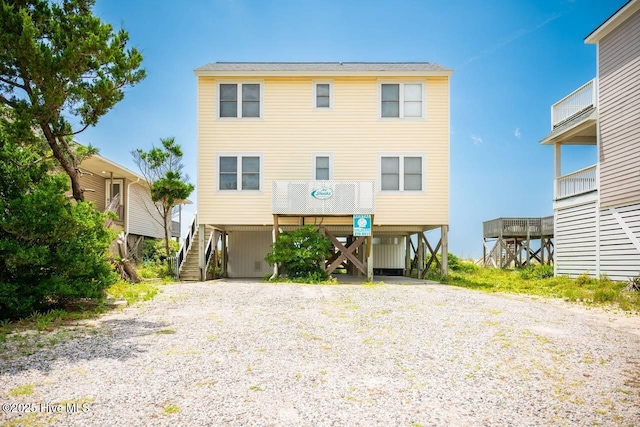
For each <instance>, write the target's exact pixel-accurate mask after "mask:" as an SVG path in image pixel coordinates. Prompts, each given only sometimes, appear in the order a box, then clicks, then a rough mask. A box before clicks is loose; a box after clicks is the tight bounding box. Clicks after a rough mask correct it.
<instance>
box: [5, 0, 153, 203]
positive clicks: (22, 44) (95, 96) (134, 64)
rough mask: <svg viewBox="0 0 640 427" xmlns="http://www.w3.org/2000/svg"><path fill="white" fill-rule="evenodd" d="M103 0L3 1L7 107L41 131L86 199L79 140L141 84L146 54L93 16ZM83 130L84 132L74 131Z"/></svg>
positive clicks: (78, 194)
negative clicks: (75, 138) (127, 91)
mask: <svg viewBox="0 0 640 427" xmlns="http://www.w3.org/2000/svg"><path fill="white" fill-rule="evenodd" d="M94 3H95V0H62V1H55V2H53V1H51V2H50V1H48V0H0V104H4V105H6V106H9V107H10V108H12V109H13V110H15V114H14V117H15V120H19V121H23V122H25V124H26V125H27V127H28V128H31V129H37V130H39V131H40V132H41V134H42V135H43V136H44V138H45V140H46V141H47V143H48V145H49V147H50V149H51V154H52V155H53V157H54V158H55V159H56V161H57V163H58V164H59V166H60V167H61V168H62V170H64V172H65V173H66V174H67V175H68V176H69V179H70V180H71V190H72V194H73V197H74V198H75V199H76V200H84V197H83V193H82V188H81V186H80V182H79V172H78V165H79V164H80V162H81V161H82V158H83V156H86V155H89V154H92V153H94V152H95V151H96V150H95V149H93V148H91V147H90V148H89V150H79V149H78V147H77V145H75V146H74V145H73V144H72V143H71V140H72V137H73V135H76V134H78V133H80V132H82V131H84V130H85V129H86V128H87V127H89V126H95V125H96V123H97V122H98V120H99V119H100V118H101V117H102V116H104V115H105V114H106V113H107V112H108V111H109V110H110V109H111V108H112V107H113V106H114V105H115V104H116V103H118V102H119V101H120V100H122V98H123V97H124V92H123V89H124V88H125V87H126V86H131V85H134V84H136V83H137V82H139V81H141V80H142V79H143V78H144V77H145V71H144V70H143V69H141V68H140V66H141V64H142V55H141V53H140V52H139V51H138V50H137V49H135V48H127V42H128V40H129V35H128V34H127V32H126V31H124V30H120V31H118V32H114V30H113V27H112V26H111V25H109V24H105V23H103V22H102V21H101V20H100V18H98V17H96V16H94V15H93V13H92V7H93V5H94ZM72 123H74V124H76V125H77V128H74V127H73V126H72Z"/></svg>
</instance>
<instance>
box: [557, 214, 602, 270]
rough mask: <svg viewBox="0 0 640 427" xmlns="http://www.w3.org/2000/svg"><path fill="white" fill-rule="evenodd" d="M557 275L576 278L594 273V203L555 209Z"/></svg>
mask: <svg viewBox="0 0 640 427" xmlns="http://www.w3.org/2000/svg"><path fill="white" fill-rule="evenodd" d="M554 239H555V263H556V274H557V275H567V276H571V277H575V276H577V275H579V274H583V273H589V274H592V275H593V274H595V272H596V202H595V201H594V202H590V203H586V204H583V205H577V206H571V207H568V208H564V209H558V210H557V211H556V220H555V236H554Z"/></svg>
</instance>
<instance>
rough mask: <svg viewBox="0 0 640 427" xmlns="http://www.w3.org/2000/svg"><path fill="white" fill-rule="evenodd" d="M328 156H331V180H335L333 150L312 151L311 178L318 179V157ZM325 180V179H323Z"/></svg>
mask: <svg viewBox="0 0 640 427" xmlns="http://www.w3.org/2000/svg"><path fill="white" fill-rule="evenodd" d="M317 157H328V158H329V180H333V153H331V152H321V151H318V152H314V153H311V180H312V181H316V158H317ZM321 181H324V180H321Z"/></svg>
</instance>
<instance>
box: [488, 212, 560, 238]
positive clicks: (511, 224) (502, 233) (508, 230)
mask: <svg viewBox="0 0 640 427" xmlns="http://www.w3.org/2000/svg"><path fill="white" fill-rule="evenodd" d="M482 233H483V237H486V238H497V237H527V236H529V237H530V238H532V239H534V238H540V237H541V236H553V217H552V216H548V217H544V218H497V219H493V220H491V221H485V222H483V223H482Z"/></svg>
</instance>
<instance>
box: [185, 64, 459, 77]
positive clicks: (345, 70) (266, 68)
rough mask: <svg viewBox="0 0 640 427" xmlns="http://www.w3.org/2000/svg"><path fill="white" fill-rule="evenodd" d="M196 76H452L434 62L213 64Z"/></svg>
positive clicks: (202, 69)
mask: <svg viewBox="0 0 640 427" xmlns="http://www.w3.org/2000/svg"><path fill="white" fill-rule="evenodd" d="M194 72H195V74H196V75H205V76H206V75H223V74H233V75H238V74H240V75H242V74H244V75H260V74H266V75H341V74H351V75H354V74H356V75H394V74H395V75H451V74H452V73H453V70H451V69H450V68H446V67H443V66H442V65H439V64H435V63H433V62H211V63H209V64H206V65H203V66H202V67H198V68H196V69H195V70H194Z"/></svg>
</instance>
